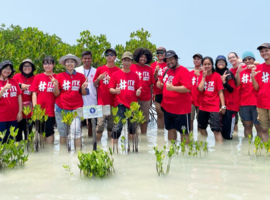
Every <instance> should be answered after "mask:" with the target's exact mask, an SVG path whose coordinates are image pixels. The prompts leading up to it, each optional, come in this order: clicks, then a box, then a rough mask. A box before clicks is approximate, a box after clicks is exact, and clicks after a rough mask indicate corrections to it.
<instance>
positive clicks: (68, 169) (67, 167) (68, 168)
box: [63, 165, 74, 175]
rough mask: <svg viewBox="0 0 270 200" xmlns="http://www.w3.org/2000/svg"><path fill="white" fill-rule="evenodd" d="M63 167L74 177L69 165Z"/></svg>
mask: <svg viewBox="0 0 270 200" xmlns="http://www.w3.org/2000/svg"><path fill="white" fill-rule="evenodd" d="M63 167H64V168H65V170H66V171H67V172H69V175H74V173H73V172H72V171H71V169H70V166H69V165H63Z"/></svg>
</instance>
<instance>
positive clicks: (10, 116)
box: [0, 60, 22, 143]
mask: <svg viewBox="0 0 270 200" xmlns="http://www.w3.org/2000/svg"><path fill="white" fill-rule="evenodd" d="M14 72H15V71H14V69H13V64H12V62H10V61H9V60H5V61H3V62H2V63H0V108H1V109H0V132H2V133H3V132H4V131H6V134H5V137H4V138H3V142H2V143H5V142H7V140H8V138H9V137H12V136H10V127H11V126H13V127H15V128H17V126H18V122H19V121H21V120H22V95H21V93H22V92H21V90H20V87H19V85H18V83H17V82H16V81H15V80H14V79H12V78H11V76H12V74H13V73H14ZM0 141H2V139H1V138H0Z"/></svg>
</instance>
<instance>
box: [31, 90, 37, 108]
mask: <svg viewBox="0 0 270 200" xmlns="http://www.w3.org/2000/svg"><path fill="white" fill-rule="evenodd" d="M32 103H33V107H35V105H37V93H36V92H33V93H32Z"/></svg>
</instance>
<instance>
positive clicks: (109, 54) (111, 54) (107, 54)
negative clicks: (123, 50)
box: [105, 53, 115, 57]
mask: <svg viewBox="0 0 270 200" xmlns="http://www.w3.org/2000/svg"><path fill="white" fill-rule="evenodd" d="M105 56H106V57H108V56H112V57H113V56H115V55H114V54H113V53H106V54H105Z"/></svg>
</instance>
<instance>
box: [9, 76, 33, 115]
mask: <svg viewBox="0 0 270 200" xmlns="http://www.w3.org/2000/svg"><path fill="white" fill-rule="evenodd" d="M34 78H35V76H34V75H33V76H31V77H30V78H26V77H25V76H24V75H23V74H22V73H18V74H15V75H14V76H13V79H14V80H15V81H17V83H18V84H19V83H21V84H26V85H29V88H30V86H31V84H32V82H33V80H34ZM21 91H22V103H23V106H32V92H30V91H29V90H21ZM30 117H31V113H30V114H29V115H28V116H25V115H24V114H23V118H24V119H26V118H30Z"/></svg>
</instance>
